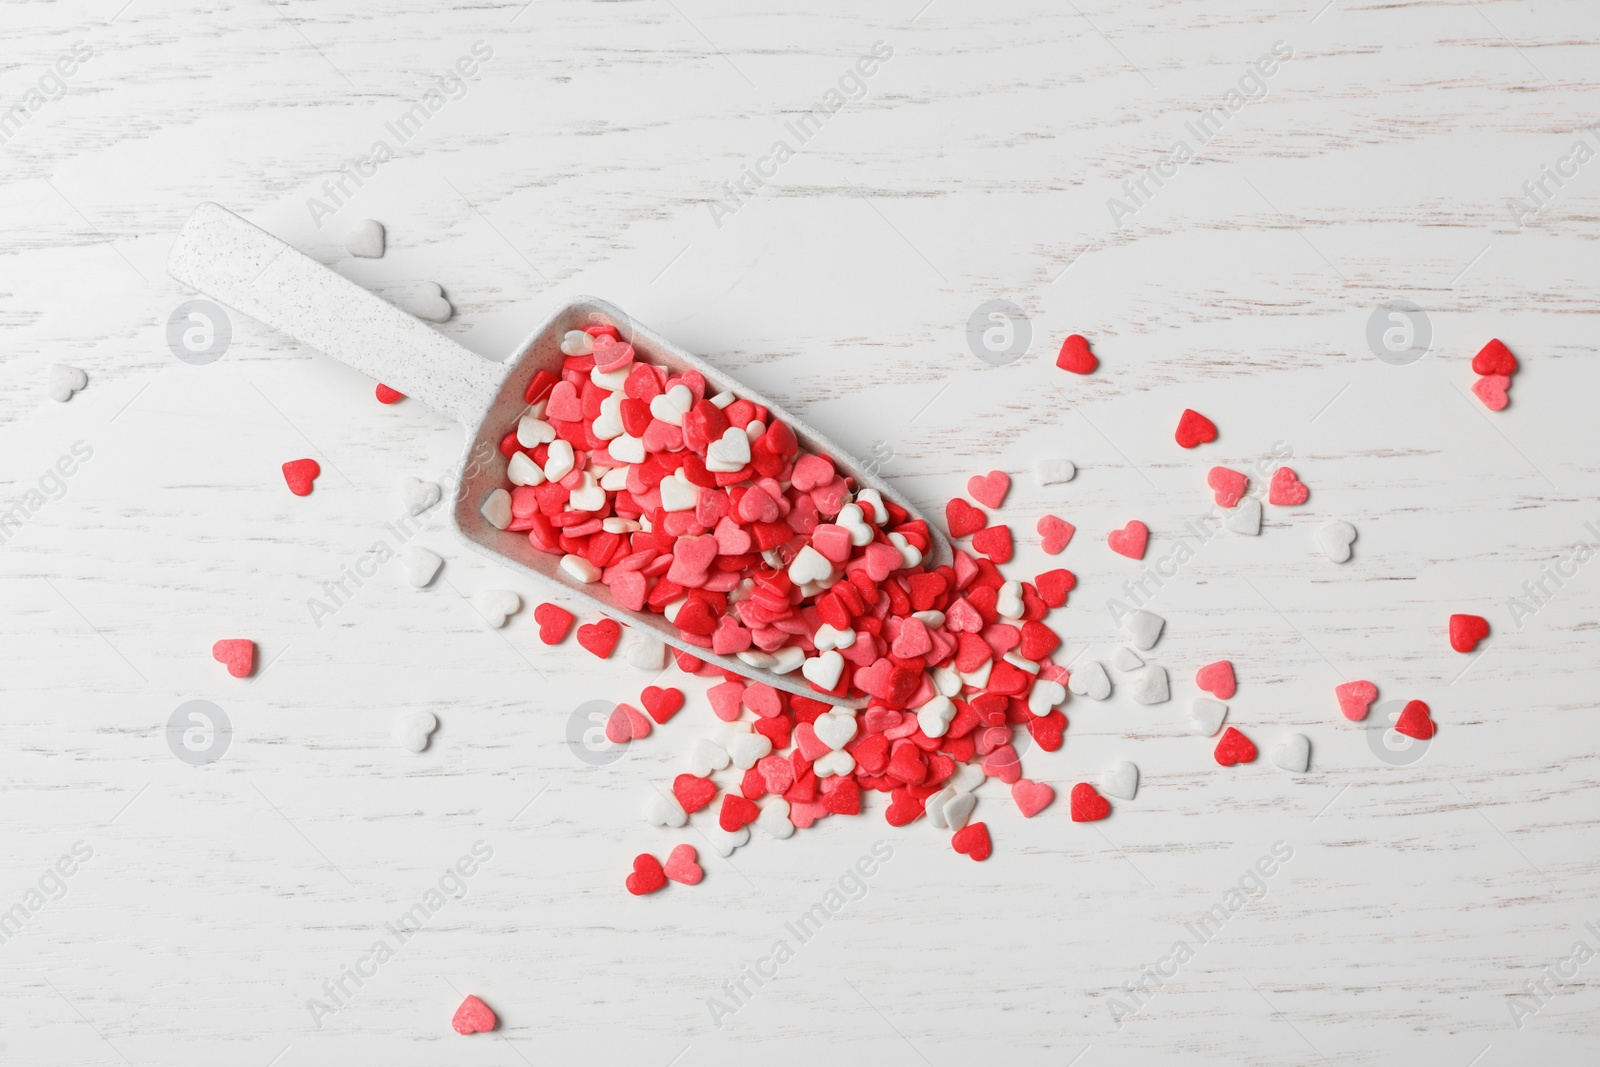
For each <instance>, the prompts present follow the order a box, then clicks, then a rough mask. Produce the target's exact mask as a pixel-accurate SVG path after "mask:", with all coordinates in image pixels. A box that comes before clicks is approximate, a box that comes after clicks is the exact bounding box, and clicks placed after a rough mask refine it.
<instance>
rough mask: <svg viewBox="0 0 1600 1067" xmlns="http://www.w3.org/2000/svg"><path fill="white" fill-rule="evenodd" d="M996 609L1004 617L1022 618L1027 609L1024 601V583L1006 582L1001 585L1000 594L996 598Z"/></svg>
mask: <svg viewBox="0 0 1600 1067" xmlns="http://www.w3.org/2000/svg"><path fill="white" fill-rule="evenodd" d="M994 610H995V611H996V613H998V614H999V615H1000V617H1001V618H1004V619H1013V620H1015V619H1020V618H1022V616H1023V614H1024V613H1025V612H1026V611H1027V607H1026V606H1025V605H1024V604H1023V603H1022V583H1021V582H1006V583H1005V584H1003V585H1002V586H1000V595H999V596H998V597H997V598H996V599H995V604H994Z"/></svg>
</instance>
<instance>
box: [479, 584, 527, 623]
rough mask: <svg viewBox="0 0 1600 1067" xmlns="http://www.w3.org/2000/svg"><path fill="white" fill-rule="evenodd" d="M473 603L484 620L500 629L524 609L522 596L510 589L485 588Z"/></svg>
mask: <svg viewBox="0 0 1600 1067" xmlns="http://www.w3.org/2000/svg"><path fill="white" fill-rule="evenodd" d="M472 605H473V607H475V608H477V609H478V614H480V615H482V616H483V621H484V622H487V623H488V624H489V625H490V626H493V627H495V628H497V629H498V628H499V627H501V626H504V625H505V624H506V620H507V619H509V618H510V617H511V616H513V615H515V614H516V613H517V612H518V611H520V610H522V598H521V597H520V596H518V595H517V594H515V593H513V592H512V591H511V590H509V589H485V590H482V591H481V592H479V593H478V595H477V596H475V597H473V598H472Z"/></svg>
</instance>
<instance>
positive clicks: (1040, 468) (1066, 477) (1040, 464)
mask: <svg viewBox="0 0 1600 1067" xmlns="http://www.w3.org/2000/svg"><path fill="white" fill-rule="evenodd" d="M1077 473H1078V468H1077V467H1075V466H1073V463H1072V460H1070V459H1059V458H1051V459H1041V460H1039V461H1037V462H1036V463H1034V465H1033V476H1034V477H1035V478H1036V479H1038V482H1039V484H1040V485H1059V484H1060V483H1062V482H1070V481H1072V479H1073V476H1074V475H1076V474H1077Z"/></svg>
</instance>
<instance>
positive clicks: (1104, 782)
mask: <svg viewBox="0 0 1600 1067" xmlns="http://www.w3.org/2000/svg"><path fill="white" fill-rule="evenodd" d="M1100 788H1101V789H1103V790H1105V791H1106V792H1107V793H1110V794H1111V795H1112V796H1114V797H1116V798H1117V799H1118V800H1132V799H1133V798H1134V797H1135V796H1137V795H1138V793H1139V768H1138V767H1136V766H1134V765H1133V764H1132V763H1129V762H1128V761H1127V760H1123V761H1122V762H1121V763H1117V764H1113V765H1112V766H1111V767H1110V768H1109V769H1108V770H1107V771H1106V773H1105V774H1103V775H1101V777H1100Z"/></svg>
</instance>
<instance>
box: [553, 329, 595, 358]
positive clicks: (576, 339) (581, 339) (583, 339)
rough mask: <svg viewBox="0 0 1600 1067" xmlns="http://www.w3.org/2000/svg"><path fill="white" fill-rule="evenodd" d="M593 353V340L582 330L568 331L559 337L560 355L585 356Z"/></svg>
mask: <svg viewBox="0 0 1600 1067" xmlns="http://www.w3.org/2000/svg"><path fill="white" fill-rule="evenodd" d="M593 351H594V338H592V337H590V336H589V335H588V334H587V333H584V332H583V331H582V330H568V331H567V332H566V333H564V334H562V335H561V353H562V355H567V356H587V355H589V354H590V353H591V352H593Z"/></svg>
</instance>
